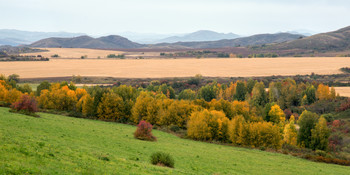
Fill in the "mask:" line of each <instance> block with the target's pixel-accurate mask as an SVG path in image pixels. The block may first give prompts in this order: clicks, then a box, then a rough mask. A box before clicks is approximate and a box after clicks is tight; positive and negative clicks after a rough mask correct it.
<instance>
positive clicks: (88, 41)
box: [29, 35, 143, 49]
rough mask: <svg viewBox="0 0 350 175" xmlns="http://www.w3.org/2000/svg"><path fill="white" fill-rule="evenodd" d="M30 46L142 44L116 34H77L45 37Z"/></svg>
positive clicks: (121, 46)
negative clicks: (68, 36)
mask: <svg viewBox="0 0 350 175" xmlns="http://www.w3.org/2000/svg"><path fill="white" fill-rule="evenodd" d="M29 46H30V47H46V48H50V47H63V48H98V49H114V48H139V47H142V46H143V45H142V44H138V43H134V42H132V41H130V40H128V39H127V38H124V37H121V36H118V35H109V36H104V37H100V38H92V37H90V36H86V35H85V36H79V37H74V38H47V39H43V40H40V41H37V42H34V43H32V44H30V45H29Z"/></svg>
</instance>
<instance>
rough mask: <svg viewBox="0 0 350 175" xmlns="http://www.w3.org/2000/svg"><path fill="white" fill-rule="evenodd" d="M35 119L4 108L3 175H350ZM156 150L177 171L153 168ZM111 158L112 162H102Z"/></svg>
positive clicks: (289, 160)
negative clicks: (170, 159) (172, 162)
mask: <svg viewBox="0 0 350 175" xmlns="http://www.w3.org/2000/svg"><path fill="white" fill-rule="evenodd" d="M40 115H41V118H33V117H29V116H24V115H20V114H13V113H9V112H8V108H0V174H4V173H15V174H20V173H25V172H28V173H35V174H39V173H42V174H337V175H340V174H350V168H349V167H344V166H339V165H331V164H323V163H315V162H310V161H307V160H303V159H299V158H295V157H292V156H287V155H283V154H275V153H268V152H263V151H259V150H250V149H244V148H235V147H231V146H222V145H215V144H209V143H203V142H196V141H191V140H185V139H180V138H177V137H175V136H173V135H170V134H167V133H164V132H160V131H154V135H155V136H157V137H158V141H157V142H146V141H140V140H136V139H134V138H133V134H132V133H133V132H134V130H135V127H134V126H129V125H122V124H116V123H107V122H102V121H93V120H86V119H78V118H69V117H64V116H59V115H51V114H43V113H41V114H40ZM155 151H164V152H168V153H170V154H171V155H172V156H173V157H174V159H175V168H174V169H170V168H165V167H158V166H153V165H151V164H150V163H149V157H150V155H151V154H152V153H153V152H155ZM101 155H107V157H108V158H109V159H110V161H104V160H100V159H99V157H100V156H101Z"/></svg>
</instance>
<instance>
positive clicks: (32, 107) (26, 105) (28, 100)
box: [11, 94, 38, 114]
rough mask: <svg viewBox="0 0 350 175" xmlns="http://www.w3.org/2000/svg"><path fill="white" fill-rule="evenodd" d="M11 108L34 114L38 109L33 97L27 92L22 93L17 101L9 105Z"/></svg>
mask: <svg viewBox="0 0 350 175" xmlns="http://www.w3.org/2000/svg"><path fill="white" fill-rule="evenodd" d="M11 108H12V109H13V110H15V111H21V112H24V113H25V114H34V113H35V112H37V111H38V108H37V102H36V100H35V98H34V97H31V96H29V95H27V94H23V95H22V96H21V98H20V99H19V100H18V101H17V102H15V103H13V104H12V105H11Z"/></svg>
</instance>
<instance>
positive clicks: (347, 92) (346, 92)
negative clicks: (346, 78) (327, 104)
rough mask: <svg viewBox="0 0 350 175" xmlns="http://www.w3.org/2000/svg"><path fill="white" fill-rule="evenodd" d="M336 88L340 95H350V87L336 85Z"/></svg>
mask: <svg viewBox="0 0 350 175" xmlns="http://www.w3.org/2000/svg"><path fill="white" fill-rule="evenodd" d="M334 89H335V92H336V93H339V95H340V96H343V97H350V87H334Z"/></svg>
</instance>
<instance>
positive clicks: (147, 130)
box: [134, 120, 157, 141]
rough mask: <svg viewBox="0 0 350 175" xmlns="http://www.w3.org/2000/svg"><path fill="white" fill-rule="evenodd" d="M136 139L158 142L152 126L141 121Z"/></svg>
mask: <svg viewBox="0 0 350 175" xmlns="http://www.w3.org/2000/svg"><path fill="white" fill-rule="evenodd" d="M134 137H135V138H137V139H140V140H148V141H156V140H157V138H156V137H154V136H153V134H152V125H151V124H150V123H148V122H146V121H143V120H142V121H140V123H139V124H138V125H137V129H136V131H135V133H134Z"/></svg>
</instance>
